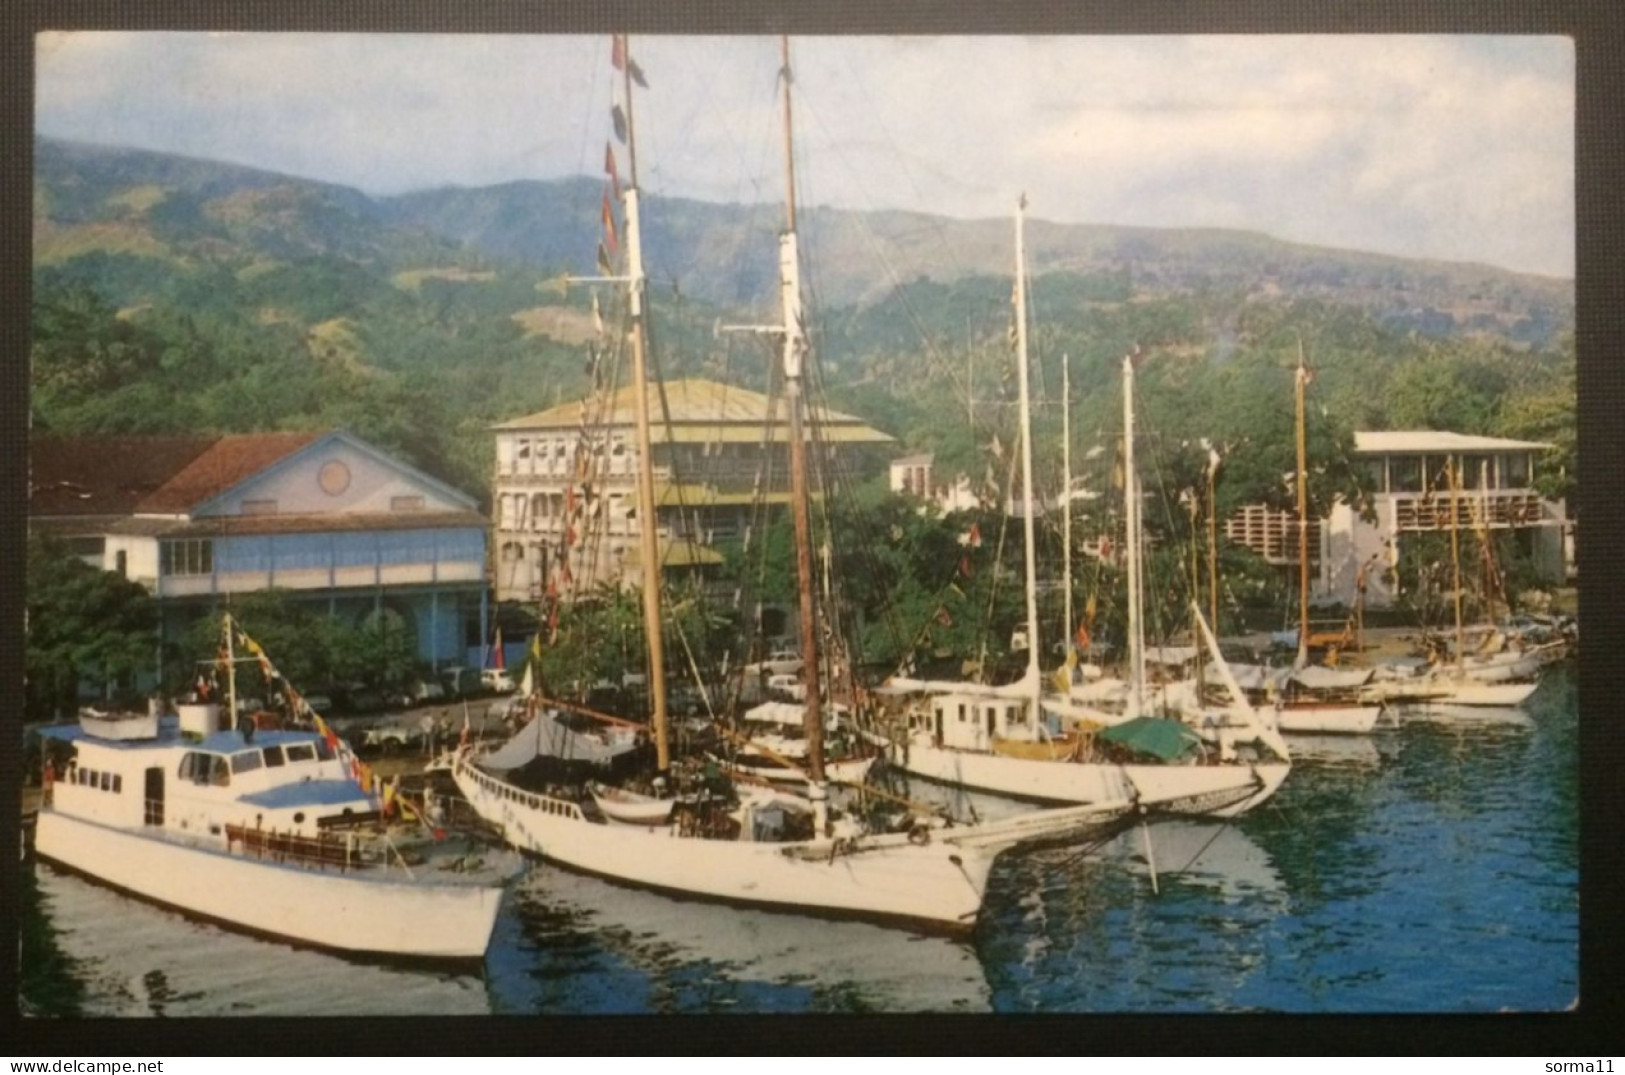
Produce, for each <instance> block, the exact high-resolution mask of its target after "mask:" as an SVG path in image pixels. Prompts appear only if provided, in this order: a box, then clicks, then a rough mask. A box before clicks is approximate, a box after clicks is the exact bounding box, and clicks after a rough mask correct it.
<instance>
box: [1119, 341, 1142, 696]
mask: <svg viewBox="0 0 1625 1075" xmlns="http://www.w3.org/2000/svg"><path fill="white" fill-rule="evenodd" d="M1139 354H1140V350H1139V348H1138V347H1136V348H1135V349H1134V350H1133V351H1131V352H1130V353H1129V354H1126V355H1124V356H1123V529H1124V541H1123V554H1124V556H1125V557H1126V561H1127V568H1128V571H1127V574H1128V665H1129V694H1128V716H1130V717H1137V716H1139V715H1140V709H1141V706H1142V704H1143V702H1142V698H1141V694H1142V692H1143V691H1144V690H1145V625H1144V624H1143V623H1141V619H1142V616H1143V612H1144V610H1143V609H1142V607H1141V601H1142V599H1143V594H1144V591H1143V588H1142V584H1141V582H1140V483H1139V480H1138V475H1137V474H1136V473H1135V465H1134V365H1135V363H1136V362H1137V361H1138V360H1139Z"/></svg>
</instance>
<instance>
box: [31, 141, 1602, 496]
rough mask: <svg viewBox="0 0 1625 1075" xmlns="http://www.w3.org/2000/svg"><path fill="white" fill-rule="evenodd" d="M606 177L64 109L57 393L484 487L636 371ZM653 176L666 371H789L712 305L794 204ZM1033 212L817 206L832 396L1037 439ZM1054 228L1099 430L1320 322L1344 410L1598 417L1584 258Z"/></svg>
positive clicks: (749, 269)
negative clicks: (1025, 320) (345, 149)
mask: <svg viewBox="0 0 1625 1075" xmlns="http://www.w3.org/2000/svg"><path fill="white" fill-rule="evenodd" d="M603 198H604V184H603V183H602V181H600V180H595V179H587V178H576V179H567V180H559V181H554V182H519V183H510V184H505V185H501V186H494V187H487V188H479V189H454V188H447V189H441V190H433V191H423V192H417V193H412V194H406V195H401V196H396V197H387V198H384V197H376V198H375V197H370V196H368V195H366V194H363V193H362V192H360V191H356V190H353V189H350V188H346V187H342V186H337V185H334V184H328V183H320V182H315V181H311V180H306V179H301V178H298V177H294V176H287V175H280V174H276V173H272V172H267V171H263V170H258V169H252V168H245V167H241V166H237V165H231V164H225V163H220V162H212V161H203V160H193V159H187V158H181V157H176V156H172V155H166V154H161V153H152V152H146V151H141V150H131V149H116V148H108V147H98V146H86V145H78V144H72V143H66V142H61V141H57V140H54V139H49V138H44V137H39V138H36V139H35V182H34V221H33V223H34V283H35V309H34V335H35V345H34V355H33V359H34V382H33V384H34V390H33V401H34V414H35V422H36V424H37V425H38V426H39V427H40V428H54V429H61V430H85V431H89V430H100V431H106V432H114V431H120V432H140V431H151V432H160V431H178V430H195V429H219V430H245V431H247V430H256V429H275V428H313V427H318V426H324V425H326V426H331V425H343V426H346V427H348V428H350V429H352V430H354V431H355V432H356V433H358V434H359V435H361V436H364V437H368V438H369V439H373V440H375V441H376V442H377V443H379V444H381V445H383V446H384V447H386V448H390V449H392V450H396V451H398V452H400V453H401V454H402V455H403V456H404V457H405V458H407V459H408V460H410V461H412V462H414V463H416V464H418V465H419V466H422V467H424V468H425V469H427V470H429V471H430V472H432V473H436V474H438V475H440V476H442V477H445V478H447V479H449V480H452V481H454V482H456V483H458V484H460V485H462V486H464V487H465V488H470V489H480V488H482V487H484V485H485V483H486V482H487V481H488V479H489V474H490V465H491V464H490V458H489V456H490V451H491V446H490V438H489V437H488V436H486V435H484V430H485V428H486V427H487V426H489V425H490V424H492V423H494V422H496V421H500V420H503V419H506V418H510V417H513V416H515V415H518V414H523V413H527V412H529V411H534V410H538V409H541V408H542V407H544V406H547V405H551V404H553V403H557V402H560V401H563V400H568V399H571V398H578V397H579V396H581V395H584V394H586V392H588V391H589V390H590V387H591V385H592V384H593V383H594V380H595V379H597V380H599V381H602V380H604V379H606V378H607V379H613V378H614V377H615V376H616V375H617V374H616V370H617V366H616V363H617V361H618V359H617V357H616V352H615V348H614V346H613V341H614V340H615V339H616V333H615V332H614V331H613V323H614V319H615V317H616V316H618V310H617V307H616V299H615V296H614V294H613V290H614V289H612V288H599V289H598V298H599V299H600V300H601V302H602V314H603V317H604V319H605V321H606V322H608V323H609V325H610V327H611V330H610V331H609V332H607V333H605V334H604V335H603V336H601V337H600V336H599V334H598V331H597V328H596V319H595V317H594V314H593V310H592V303H593V298H594V297H593V295H592V289H590V288H588V287H585V286H572V287H570V288H568V289H565V288H564V287H562V286H561V285H562V281H561V279H560V277H561V276H562V274H564V273H574V274H583V275H590V274H592V273H594V271H595V263H596V260H597V259H596V256H595V252H596V250H597V248H598V245H599V243H600V242H603V241H605V235H604V231H603V223H602V207H603ZM645 204H646V207H647V209H646V214H645V220H646V227H645V236H644V238H645V249H646V262H647V265H648V270H649V275H650V280H651V288H650V295H651V299H652V303H653V309H654V314H655V317H654V325H655V330H656V332H655V338H656V343H657V345H658V346H657V361H658V362H659V364H660V367H661V369H662V371H663V372H664V373H665V374H667V375H669V376H670V375H699V376H709V377H713V378H717V379H722V380H732V381H735V382H738V383H742V384H745V385H747V386H750V387H761V386H763V385H764V384H765V383H766V382H767V379H768V377H769V372H768V371H769V369H770V368H771V365H772V360H771V357H770V356H769V355H768V354H767V353H766V351H765V350H764V348H763V345H762V342H761V341H760V339H754V340H753V339H748V338H741V337H738V336H727V335H724V336H720V337H719V336H717V335H716V334H714V332H713V326H714V325H715V324H716V323H717V322H719V321H723V320H750V321H756V320H760V319H762V318H764V317H771V316H772V310H773V308H774V306H775V305H776V287H777V282H776V273H777V267H776V258H777V255H776V241H775V235H776V232H777V230H778V229H779V227H780V226H781V214H782V209H781V208H780V207H778V206H774V205H771V204H763V205H749V206H738V205H714V204H708V203H702V202H696V201H690V200H685V199H680V198H665V197H654V196H651V197H649V198H648V199H646V203H645ZM1010 229H1011V224H1010V222H1009V221H1008V220H980V221H964V220H952V219H948V218H945V217H937V216H930V215H926V214H919V213H904V212H876V213H857V212H847V211H839V210H833V209H826V208H811V209H807V210H804V211H803V212H802V214H801V231H802V235H803V251H804V255H805V260H806V261H807V263H808V265H809V266H810V268H809V284H810V289H811V291H812V298H813V303H812V308H813V310H814V311H815V317H816V319H817V320H816V322H815V324H814V326H813V330H814V340H815V344H816V348H817V351H818V352H819V355H820V357H821V361H822V368H823V372H824V377H825V386H824V387H825V390H826V391H827V395H828V398H829V401H830V402H831V403H832V405H835V406H837V407H838V408H839V409H843V410H847V411H849V412H851V413H855V414H858V415H860V416H862V417H864V418H865V419H866V420H868V421H870V422H871V423H873V424H875V425H877V426H878V427H879V428H882V429H885V430H887V431H888V432H891V433H893V434H894V435H897V436H898V437H899V438H900V439H901V440H902V442H903V445H904V447H905V448H908V449H911V450H912V449H921V450H932V451H936V452H938V453H939V454H940V456H941V457H942V458H943V459H944V460H945V461H948V462H951V463H952V464H953V465H954V466H956V467H963V468H964V469H966V470H967V471H974V472H980V470H981V469H982V466H981V464H982V459H981V455H980V453H981V450H982V449H981V447H980V446H982V445H986V444H987V443H989V442H990V440H991V439H992V438H993V437H994V436H995V435H998V436H1000V437H1001V438H1002V441H1003V443H1005V444H1008V443H1010V442H1011V438H1010V436H1009V430H1008V424H1009V423H1008V407H1007V406H1006V402H1005V401H1006V398H1007V395H1008V390H1009V378H1008V376H1006V375H1005V374H1006V373H1007V372H1008V367H1009V360H1008V356H1009V352H1008V342H1007V330H1008V327H1009V322H1010V309H1009V296H1010V278H1011V269H1010V264H1009V263H1010V259H1011V233H1010ZM1027 235H1028V243H1027V245H1028V251H1029V262H1030V265H1031V274H1032V275H1031V282H1032V289H1033V312H1034V354H1035V361H1036V363H1037V372H1038V391H1039V392H1040V395H1041V397H1044V398H1048V399H1051V400H1053V398H1054V396H1055V393H1056V391H1057V390H1058V387H1059V363H1060V361H1061V358H1062V356H1063V355H1065V356H1069V363H1070V371H1071V376H1072V384H1073V389H1074V393H1075V396H1074V398H1075V400H1077V401H1079V402H1077V404H1076V407H1077V412H1078V413H1077V414H1076V415H1075V421H1074V425H1073V429H1074V435H1075V437H1077V438H1079V440H1080V441H1084V440H1087V439H1088V438H1090V437H1099V436H1102V435H1104V434H1103V431H1105V430H1107V429H1108V428H1109V425H1110V423H1111V421H1113V414H1114V407H1113V405H1112V403H1111V397H1112V386H1113V384H1114V383H1115V382H1114V377H1115V376H1116V372H1115V370H1116V367H1115V363H1116V361H1117V360H1118V359H1119V358H1120V357H1121V355H1122V354H1123V353H1124V352H1125V351H1126V350H1127V349H1129V348H1131V347H1134V346H1142V347H1144V348H1146V349H1147V350H1148V351H1152V352H1155V353H1156V354H1157V355H1159V357H1160V361H1159V362H1158V363H1157V364H1156V365H1155V366H1154V367H1153V368H1150V369H1148V373H1147V375H1146V378H1145V380H1144V381H1143V384H1144V386H1145V391H1146V394H1147V397H1148V402H1147V410H1148V414H1150V416H1151V417H1152V418H1156V417H1158V416H1157V415H1155V414H1154V413H1152V412H1154V410H1155V407H1156V405H1157V402H1158V400H1159V398H1160V399H1162V400H1164V401H1165V402H1166V405H1167V407H1168V413H1167V414H1166V415H1164V416H1161V418H1162V421H1163V425H1164V427H1165V428H1168V429H1180V430H1181V434H1180V435H1182V436H1188V437H1193V438H1194V437H1201V436H1206V435H1208V434H1209V433H1210V432H1211V431H1212V430H1211V428H1206V427H1211V426H1214V425H1215V424H1216V423H1217V422H1218V420H1219V419H1220V418H1223V419H1224V420H1225V421H1226V422H1228V423H1229V424H1237V423H1241V424H1243V425H1244V424H1245V423H1244V422H1243V421H1242V420H1243V417H1245V416H1246V415H1248V414H1249V413H1250V410H1251V409H1252V408H1255V407H1256V406H1258V404H1255V403H1253V400H1255V399H1261V400H1264V401H1266V404H1267V405H1268V406H1270V407H1273V406H1274V402H1275V400H1276V398H1277V395H1278V393H1279V390H1280V385H1279V384H1277V381H1278V380H1279V378H1280V368H1281V366H1282V364H1283V363H1285V362H1287V361H1289V360H1288V358H1287V357H1285V356H1287V355H1288V353H1289V352H1290V351H1292V350H1293V349H1294V348H1295V346H1296V341H1298V340H1300V339H1301V340H1302V341H1303V343H1304V346H1305V348H1306V349H1307V351H1308V353H1309V354H1310V356H1311V361H1312V362H1313V363H1314V364H1315V365H1316V367H1317V382H1316V388H1317V393H1319V395H1320V399H1321V402H1322V403H1323V404H1324V405H1325V406H1326V407H1327V408H1329V412H1330V413H1331V414H1333V415H1334V416H1335V420H1336V421H1338V422H1339V423H1341V424H1343V425H1346V426H1354V427H1358V428H1392V427H1394V426H1395V425H1406V424H1409V425H1418V424H1420V425H1432V426H1434V427H1435V428H1454V429H1459V430H1461V431H1464V432H1486V433H1505V434H1507V435H1526V436H1531V437H1537V436H1538V437H1540V438H1542V439H1553V438H1561V437H1562V436H1564V435H1565V434H1564V431H1565V430H1566V429H1570V428H1571V427H1572V412H1573V387H1572V385H1573V378H1572V367H1573V354H1572V328H1573V323H1574V289H1573V284H1572V282H1570V281H1564V280H1554V279H1549V278H1543V277H1536V276H1528V275H1520V274H1516V273H1511V272H1506V271H1503V270H1499V269H1494V268H1489V267H1485V266H1478V265H1462V264H1443V263H1434V262H1422V261H1414V260H1407V259H1403V258H1395V257H1388V256H1384V255H1376V254H1368V253H1358V252H1350V251H1338V250H1328V249H1323V248H1317V247H1309V246H1302V245H1294V244H1290V243H1284V242H1280V241H1278V240H1275V239H1271V238H1269V237H1266V236H1263V235H1257V234H1251V233H1246V232H1236V231H1219V230H1190V229H1187V230H1161V229H1149V228H1125V227H1113V226H1106V225H1099V226H1095V225H1090V226H1084V225H1061V224H1054V223H1049V222H1045V221H1041V220H1034V221H1030V222H1029V224H1028V232H1027ZM594 355H597V357H596V358H594V357H593V356H594ZM1001 371H1004V372H1001ZM1195 398H1201V399H1203V400H1204V406H1203V407H1201V408H1195V407H1193V406H1192V405H1191V402H1190V401H1191V400H1192V399H1195ZM973 401H974V402H973ZM1227 406H1228V408H1229V409H1228V411H1226V410H1225V408H1226V407H1227ZM1272 413H1273V412H1272ZM945 415H963V416H964V418H965V420H964V421H963V422H945V421H944V416H945ZM1051 417H1053V415H1051ZM1047 422H1049V418H1043V417H1041V427H1043V431H1044V433H1045V435H1053V433H1054V431H1053V430H1049V429H1048V428H1047V426H1045V423H1047ZM1241 435H1242V433H1241V432H1238V433H1237V436H1241ZM1567 437H1568V439H1569V440H1570V441H1572V433H1569V434H1567ZM1562 465H1564V466H1567V468H1568V469H1567V471H1565V473H1566V474H1567V475H1568V478H1567V479H1566V480H1572V472H1573V468H1572V463H1571V462H1570V463H1565V464H1562Z"/></svg>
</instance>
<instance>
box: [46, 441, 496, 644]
mask: <svg viewBox="0 0 1625 1075" xmlns="http://www.w3.org/2000/svg"><path fill="white" fill-rule="evenodd" d="M29 480H30V496H29V525H30V527H31V528H33V529H35V530H37V531H43V532H48V533H51V534H54V535H56V536H58V537H60V538H61V539H63V540H64V541H65V542H66V543H67V545H68V548H69V549H70V550H71V551H72V552H73V553H75V554H77V555H79V556H80V557H82V558H83V559H85V560H86V561H87V562H89V563H91V564H94V565H96V566H98V567H101V568H104V569H105V570H108V571H116V572H118V573H119V574H121V575H124V576H125V577H127V578H129V579H132V580H134V581H136V582H138V583H140V584H141V585H142V586H144V587H145V588H146V589H147V590H148V591H149V592H150V593H151V594H152V595H153V597H154V598H156V599H157V603H158V608H159V614H160V629H161V632H162V634H161V637H162V638H164V639H165V640H169V641H173V640H176V639H178V638H179V637H180V636H181V634H182V633H183V632H184V630H185V628H186V626H187V625H188V624H190V623H191V622H192V621H193V620H195V619H196V618H197V617H199V616H201V615H204V614H205V613H207V612H208V611H210V610H212V609H213V608H215V607H217V606H219V605H220V604H221V603H222V602H224V601H225V600H226V599H227V598H228V597H229V596H230V595H233V594H245V593H252V592H256V591H262V590H273V589H275V590H280V591H285V592H287V593H288V594H290V595H292V596H293V597H295V598H296V599H301V600H308V601H310V602H312V603H316V604H318V605H320V606H321V607H322V608H323V609H325V610H326V611H327V612H328V613H329V614H331V615H333V616H336V617H341V618H345V619H349V620H353V621H356V622H360V621H361V620H362V619H364V618H365V617H366V616H368V615H372V614H377V613H378V612H380V611H381V610H383V609H386V608H387V609H390V610H393V611H394V612H395V613H397V614H398V615H399V617H400V619H401V621H402V622H404V623H405V624H407V625H408V626H409V628H410V629H411V630H412V631H413V632H414V634H415V637H416V644H417V653H418V656H419V657H421V658H422V659H423V660H424V661H426V662H428V663H430V664H431V665H438V664H441V663H451V664H476V663H477V662H478V654H479V646H480V640H481V635H482V631H483V628H482V626H481V625H482V624H483V623H484V622H485V619H486V592H487V591H486V586H485V567H486V548H485V526H486V519H485V517H484V515H483V514H481V513H480V511H479V505H478V502H477V501H475V499H474V498H473V497H470V496H468V495H467V494H465V493H462V492H459V491H458V490H456V489H453V488H451V487H450V486H448V485H446V484H445V483H444V482H441V481H438V480H437V479H435V478H432V477H430V476H429V475H427V474H424V473H422V472H421V471H418V470H416V469H415V468H413V467H410V466H408V465H407V464H405V463H402V462H401V461H400V460H398V459H394V458H392V457H391V456H389V455H387V454H386V453H384V452H382V451H380V450H379V449H377V448H375V447H373V446H372V445H369V444H367V443H366V442H364V441H362V440H360V439H359V438H356V437H354V436H352V435H350V434H348V433H344V432H329V433H256V434H236V435H211V436H170V437H135V436H115V437H100V436H82V437H55V436H46V435H37V436H35V437H34V438H32V440H31V442H30V475H29Z"/></svg>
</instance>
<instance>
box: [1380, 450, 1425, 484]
mask: <svg viewBox="0 0 1625 1075" xmlns="http://www.w3.org/2000/svg"><path fill="white" fill-rule="evenodd" d="M1388 480H1389V481H1390V482H1392V483H1393V485H1392V488H1393V491H1394V492H1396V493H1420V492H1421V491H1422V457H1421V456H1416V455H1399V456H1395V457H1394V458H1393V460H1392V461H1391V462H1390V463H1389V464H1388Z"/></svg>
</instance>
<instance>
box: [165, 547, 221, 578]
mask: <svg viewBox="0 0 1625 1075" xmlns="http://www.w3.org/2000/svg"><path fill="white" fill-rule="evenodd" d="M158 573H159V574H160V575H210V574H213V573H214V541H213V540H212V539H210V538H187V539H185V540H181V541H165V542H161V543H160V544H159V546H158Z"/></svg>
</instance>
